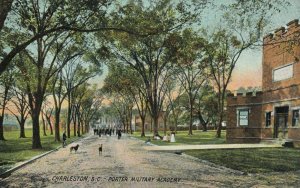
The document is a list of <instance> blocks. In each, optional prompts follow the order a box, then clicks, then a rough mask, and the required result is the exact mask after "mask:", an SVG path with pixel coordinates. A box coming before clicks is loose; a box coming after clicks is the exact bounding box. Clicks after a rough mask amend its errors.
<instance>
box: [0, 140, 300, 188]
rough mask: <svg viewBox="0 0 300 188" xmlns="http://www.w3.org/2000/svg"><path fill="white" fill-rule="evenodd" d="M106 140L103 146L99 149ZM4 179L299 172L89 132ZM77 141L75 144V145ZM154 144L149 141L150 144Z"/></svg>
mask: <svg viewBox="0 0 300 188" xmlns="http://www.w3.org/2000/svg"><path fill="white" fill-rule="evenodd" d="M100 143H102V144H103V146H104V151H103V153H102V155H100V156H99V154H98V146H99V144H100ZM78 144H79V145H80V147H79V150H78V152H77V153H70V152H69V147H67V148H62V149H60V150H59V151H56V152H54V153H51V154H49V155H47V156H45V157H43V158H41V159H38V160H37V161H35V162H33V163H32V164H29V165H27V166H25V167H24V168H22V169H20V170H18V171H16V172H14V173H12V175H11V176H9V177H8V178H6V179H3V180H1V179H0V187H55V188H59V187H143V188H146V187H163V188H165V187H287V186H290V187H296V186H298V185H300V173H299V172H295V173H285V174H281V173H276V174H274V173H273V174H263V175H241V174H239V173H236V172H234V171H232V170H230V169H226V168H221V167H218V166H216V165H211V164H209V163H203V162H199V161H198V160H195V159H193V158H189V157H186V156H181V155H176V154H173V153H165V152H153V151H147V150H145V149H143V147H144V146H145V144H144V143H143V142H141V141H137V140H135V139H131V138H129V137H124V136H123V137H122V138H121V140H117V138H116V137H115V136H112V137H107V136H102V137H101V138H99V137H97V136H91V137H88V138H87V139H84V140H81V141H79V142H78ZM73 145H74V144H73ZM149 147H151V146H149Z"/></svg>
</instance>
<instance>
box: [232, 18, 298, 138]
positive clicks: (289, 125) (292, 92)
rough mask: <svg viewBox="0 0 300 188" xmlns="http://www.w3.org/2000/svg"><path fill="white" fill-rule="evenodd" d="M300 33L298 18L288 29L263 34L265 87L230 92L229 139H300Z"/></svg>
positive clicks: (263, 81) (289, 24)
mask: <svg viewBox="0 0 300 188" xmlns="http://www.w3.org/2000/svg"><path fill="white" fill-rule="evenodd" d="M299 34H300V26H299V22H298V20H293V21H291V22H290V23H288V24H287V29H286V28H284V27H281V28H279V29H277V30H276V31H275V33H274V34H269V35H268V36H266V37H264V47H263V61H262V69H263V71H262V91H257V92H248V93H246V92H245V93H243V94H242V93H237V94H230V95H229V96H228V98H227V141H228V142H231V143H243V142H260V141H262V140H268V139H284V140H292V141H293V142H294V143H298V142H299V143H300V123H299V110H300V63H299V59H298V58H299V56H300V45H299ZM295 38H297V40H298V43H297V42H294V41H295V40H294V39H295ZM293 44H296V45H293Z"/></svg>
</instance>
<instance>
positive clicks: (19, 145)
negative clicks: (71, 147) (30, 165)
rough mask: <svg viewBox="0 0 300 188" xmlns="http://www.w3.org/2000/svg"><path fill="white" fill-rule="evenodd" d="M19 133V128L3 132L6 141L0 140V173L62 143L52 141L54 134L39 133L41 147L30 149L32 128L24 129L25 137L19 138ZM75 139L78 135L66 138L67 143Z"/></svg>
mask: <svg viewBox="0 0 300 188" xmlns="http://www.w3.org/2000/svg"><path fill="white" fill-rule="evenodd" d="M19 134H20V132H19V130H18V131H9V132H8V131H6V132H4V137H5V139H6V140H7V141H1V142H0V173H2V172H4V171H5V170H7V169H9V168H11V166H12V165H14V164H15V163H17V162H21V161H25V160H28V159H30V158H32V157H34V156H36V155H40V154H42V153H44V152H47V151H49V150H52V149H55V148H57V147H58V146H61V144H62V143H61V142H55V141H54V135H50V133H47V134H48V136H43V134H42V133H41V134H40V135H41V142H42V147H43V149H40V150H32V149H31V147H32V138H31V137H32V130H31V129H25V135H26V137H27V138H19ZM61 134H62V133H61ZM71 134H72V133H71ZM76 139H78V137H72V136H71V138H69V139H67V143H70V142H71V141H74V140H76Z"/></svg>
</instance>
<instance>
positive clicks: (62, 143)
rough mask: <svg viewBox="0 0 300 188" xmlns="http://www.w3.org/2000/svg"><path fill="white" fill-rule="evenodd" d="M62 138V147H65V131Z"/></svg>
mask: <svg viewBox="0 0 300 188" xmlns="http://www.w3.org/2000/svg"><path fill="white" fill-rule="evenodd" d="M62 139H63V143H62V145H63V148H64V147H65V145H67V142H66V140H67V135H66V132H64V133H63V136H62Z"/></svg>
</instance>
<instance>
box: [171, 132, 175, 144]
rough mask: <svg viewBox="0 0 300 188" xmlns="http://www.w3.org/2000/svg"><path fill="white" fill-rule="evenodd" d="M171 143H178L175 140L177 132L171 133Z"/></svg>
mask: <svg viewBox="0 0 300 188" xmlns="http://www.w3.org/2000/svg"><path fill="white" fill-rule="evenodd" d="M170 142H176V140H175V132H174V131H172V133H171V140H170Z"/></svg>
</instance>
